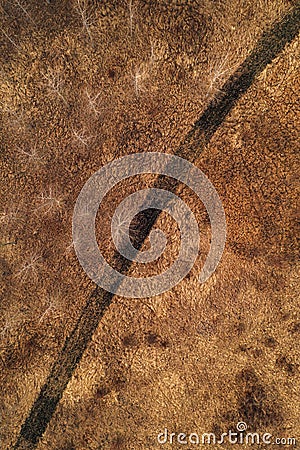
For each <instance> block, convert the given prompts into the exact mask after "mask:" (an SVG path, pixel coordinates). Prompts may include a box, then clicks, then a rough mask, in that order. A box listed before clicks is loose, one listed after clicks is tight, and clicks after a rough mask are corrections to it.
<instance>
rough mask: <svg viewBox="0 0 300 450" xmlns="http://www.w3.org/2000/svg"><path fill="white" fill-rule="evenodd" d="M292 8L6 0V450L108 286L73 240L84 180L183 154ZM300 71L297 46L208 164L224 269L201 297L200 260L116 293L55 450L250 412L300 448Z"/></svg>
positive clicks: (262, 84) (151, 440)
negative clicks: (94, 297)
mask: <svg viewBox="0 0 300 450" xmlns="http://www.w3.org/2000/svg"><path fill="white" fill-rule="evenodd" d="M290 4H291V2H290V1H287V0H286V1H283V0H280V1H278V0H274V1H273V0H269V1H267V0H257V1H254V2H250V1H245V0H242V1H240V0H234V1H229V0H225V1H222V2H221V1H218V2H215V1H208V0H205V1H203V2H201V3H200V2H199V3H198V2H196V1H191V2H186V1H181V2H180V1H174V2H166V1H159V2H155V3H152V2H142V1H138V0H137V1H134V0H133V1H132V2H131V1H129V2H123V1H120V0H118V1H104V2H96V1H94V2H92V1H82V0H78V1H77V0H74V1H70V2H69V1H62V2H56V1H53V2H50V4H48V3H47V2H42V1H41V2H34V1H31V0H29V1H27V2H25V0H19V1H18V2H17V1H16V0H11V1H4V0H2V1H1V5H0V14H1V22H0V30H1V32H2V39H1V43H0V46H1V71H0V80H1V88H0V89H1V165H2V199H1V204H0V206H1V248H0V250H1V259H0V263H1V269H2V270H1V276H2V282H1V304H0V308H1V347H0V365H1V411H0V413H1V437H0V440H1V448H5V449H6V448H7V449H8V448H11V447H12V445H13V443H14V442H15V441H16V439H17V436H18V433H19V431H20V427H21V425H22V423H23V421H24V420H25V418H26V417H27V415H28V413H29V411H30V408H31V406H32V404H33V402H34V400H35V398H36V396H37V395H38V393H39V391H40V388H41V386H42V385H43V384H44V382H45V379H46V377H47V374H48V373H49V370H50V368H51V366H52V364H53V362H54V361H55V359H56V358H57V355H58V354H59V352H60V350H61V348H62V346H63V343H64V340H65V338H66V337H67V336H68V335H69V333H70V332H71V330H72V328H73V327H74V325H75V323H76V320H77V318H78V316H79V314H80V311H81V309H82V307H83V305H84V304H85V302H86V299H87V298H88V296H89V294H90V293H91V291H92V290H93V287H94V286H93V283H92V282H91V281H90V280H89V279H88V278H87V276H86V275H85V274H84V273H83V271H82V269H81V267H80V265H79V263H78V261H77V258H76V256H75V254H74V251H73V248H72V242H71V241H72V237H71V221H72V212H73V207H74V202H75V200H76V197H77V195H78V194H79V192H80V189H81V187H82V186H83V184H84V182H85V181H86V180H87V179H88V178H89V176H90V175H91V174H93V173H94V172H95V171H96V170H98V169H99V168H100V167H102V166H103V165H104V164H106V163H107V162H109V161H111V160H113V159H114V158H116V157H120V156H123V155H126V154H128V153H131V152H147V151H159V152H173V151H174V150H175V149H176V148H177V147H178V145H179V143H180V142H181V141H182V140H183V138H184V136H185V135H186V133H187V132H188V131H189V129H190V127H191V125H192V124H193V123H194V122H195V120H196V119H197V118H198V117H199V115H200V114H201V112H202V111H203V110H204V108H205V106H207V105H208V103H209V101H210V100H211V99H212V98H213V97H214V95H216V93H217V92H218V91H219V89H220V88H221V86H222V84H223V82H224V81H225V80H226V79H227V78H228V77H229V76H230V75H231V74H232V73H233V72H234V70H235V69H236V68H237V67H238V65H239V64H240V63H241V62H242V61H243V60H244V58H245V57H246V56H247V55H248V54H249V53H250V51H251V49H252V48H253V47H254V46H255V43H256V41H257V39H258V38H259V36H260V35H261V33H262V31H263V30H265V29H268V28H269V27H270V25H271V24H272V23H273V22H274V21H275V20H277V19H279V18H280V17H282V15H283V14H284V13H285V12H286V11H287V10H288V8H289V7H290ZM298 70H299V39H298V38H297V39H296V40H295V41H294V42H293V43H292V44H290V45H288V46H287V47H286V49H285V50H284V52H283V53H282V54H281V55H280V56H279V57H278V58H277V59H276V60H275V61H274V62H273V63H272V64H271V65H269V66H268V67H267V69H266V70H265V71H264V72H263V73H262V74H261V76H260V77H259V79H258V80H257V81H256V82H255V83H254V85H253V86H252V87H251V89H250V90H249V91H248V93H247V94H246V95H245V96H244V97H243V98H242V100H241V101H240V102H239V104H238V106H237V107H236V108H235V109H234V111H233V112H232V113H231V114H230V116H229V117H228V118H227V120H226V122H225V123H224V124H223V125H222V126H221V128H220V129H219V130H218V132H217V133H216V135H215V136H214V138H213V140H212V141H211V143H210V144H209V145H208V146H207V147H206V148H205V151H204V152H203V154H202V155H201V157H200V158H199V160H198V161H197V166H198V167H199V168H201V169H202V170H203V171H204V172H205V173H206V175H207V176H208V177H209V178H210V180H211V181H212V182H213V184H214V186H215V187H216V189H217V190H218V192H219V194H220V197H221V198H222V202H223V205H224V208H225V211H226V216H227V224H228V240H227V247H226V251H225V253H224V257H223V259H222V262H221V264H220V266H219V268H218V270H217V272H216V273H215V274H214V275H213V276H212V277H211V279H210V280H209V281H208V282H207V283H206V284H205V285H204V286H203V287H200V286H199V284H198V282H197V274H198V273H199V268H200V262H199V263H198V265H196V267H195V268H194V270H193V271H192V272H191V275H190V276H189V277H188V278H186V279H185V280H184V281H183V282H182V283H180V284H179V285H178V286H177V287H176V288H174V289H172V290H171V291H170V292H167V293H165V294H163V295H161V296H158V297H155V298H153V299H145V300H143V301H134V300H126V299H123V298H115V300H114V302H113V304H112V305H111V307H110V308H109V310H108V311H107V312H106V314H105V317H104V319H103V321H102V322H101V324H100V325H99V327H98V329H97V332H96V333H95V335H94V337H93V340H92V342H91V343H90V345H89V346H88V349H87V351H86V352H85V354H84V357H83V359H82V361H81V363H80V365H79V366H78V368H77V369H76V371H75V373H74V375H73V378H72V380H71V382H70V383H69V385H68V387H67V389H66V391H65V392H64V395H63V398H62V400H61V402H60V403H59V406H58V408H57V411H56V413H55V415H54V417H53V419H52V421H51V423H50V425H49V427H48V429H47V431H46V433H45V435H44V436H43V439H42V440H41V442H40V443H39V445H38V449H40V450H42V449H43V450H44V449H45V450H46V449H62V450H63V449H64V450H67V449H69V450H71V449H79V450H87V449H89V450H96V449H105V450H106V449H110V450H117V449H155V448H160V446H159V445H158V444H157V442H156V435H157V433H158V432H160V431H163V429H164V428H168V429H169V430H170V431H174V432H181V431H182V432H192V431H196V432H199V433H202V432H209V431H214V430H215V432H216V433H222V432H225V431H226V430H227V429H228V428H230V427H232V428H233V427H234V426H235V424H236V423H237V422H238V421H239V420H245V421H246V422H247V423H248V425H249V428H250V429H251V431H262V432H263V431H268V432H270V433H273V434H274V435H276V436H283V437H287V436H292V437H293V436H295V437H297V436H298V438H299V439H300V437H299V433H300V424H299V407H298V404H299V329H300V328H299V324H300V317H299V303H298V302H299V283H298V272H297V269H298V266H297V263H298V248H297V242H296V217H297V205H296V200H297V199H296V194H295V187H296V181H297V179H296V169H297V163H296V156H297V152H296V148H297V144H299V140H298V139H299V109H298V107H297V105H299V98H298V90H299V82H298V73H299V72H298ZM150 181H151V180H150ZM144 182H145V183H146V182H147V180H146V179H145V180H144ZM148 182H149V180H148ZM137 186H140V184H139V182H137ZM125 188H126V183H124V186H123V189H122V192H121V194H123V192H125ZM187 197H188V192H185V191H184V192H182V198H186V199H187ZM112 206H113V205H110V206H107V211H110V210H111V208H112ZM192 206H193V210H194V211H195V213H196V215H197V218H198V220H199V225H200V228H201V229H202V230H203V231H202V232H203V235H204V238H203V246H204V249H206V248H207V243H208V238H209V230H208V224H207V220H206V218H205V215H204V213H203V209H202V207H201V205H199V204H197V203H196V202H193V199H192ZM160 223H161V225H162V227H163V229H167V230H168V229H169V230H172V228H171V225H172V224H170V223H169V222H168V220H167V219H166V218H164V217H161V219H160ZM104 229H105V228H104ZM105 245H106V242H105ZM107 245H108V244H107ZM164 448H171V446H170V445H169V446H168V445H166V446H164ZM172 448H174V449H175V448H181V446H176V445H174V446H173V447H172Z"/></svg>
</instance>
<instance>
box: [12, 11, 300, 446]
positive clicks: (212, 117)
mask: <svg viewBox="0 0 300 450" xmlns="http://www.w3.org/2000/svg"><path fill="white" fill-rule="evenodd" d="M299 27H300V4H299V3H298V4H297V5H296V6H295V7H294V8H293V9H292V10H291V11H290V12H289V13H288V14H287V15H286V16H284V18H283V19H282V20H281V21H280V22H277V23H276V24H274V25H273V27H272V28H271V29H270V30H268V31H265V32H264V33H263V34H262V36H261V38H260V39H259V41H258V43H257V45H256V47H255V48H254V50H253V51H252V52H251V54H250V55H249V56H248V57H247V58H246V59H245V61H244V62H243V63H242V64H241V65H240V67H239V68H238V69H237V70H236V72H235V73H234V74H233V75H232V76H231V77H230V78H229V79H228V80H227V81H226V82H225V84H224V85H223V87H222V89H221V91H220V93H219V94H218V95H217V96H216V98H214V99H213V100H212V101H211V102H210V104H209V105H208V107H207V108H206V110H205V111H204V113H203V114H202V115H201V117H200V118H199V120H197V121H196V122H195V124H194V125H193V127H192V129H191V131H190V132H189V133H188V134H187V136H186V138H185V140H184V141H183V143H182V144H181V145H180V146H179V147H178V149H177V150H176V151H175V155H177V156H181V157H182V158H185V159H188V160H189V161H191V162H194V161H195V160H197V158H198V157H199V156H200V154H201V152H202V150H203V148H204V146H205V145H206V144H207V143H208V142H209V141H210V140H211V138H212V136H213V135H214V133H215V132H216V130H217V129H218V128H219V126H220V125H221V124H222V123H223V121H224V120H225V118H226V117H227V115H228V114H229V113H230V111H231V110H232V109H233V107H234V106H235V104H236V103H237V101H238V100H239V99H240V98H241V96H242V95H243V94H244V93H245V92H246V91H247V90H248V89H249V87H250V86H251V85H252V83H253V82H254V80H255V78H256V77H257V75H259V74H260V73H261V72H262V71H263V70H264V69H265V67H266V66H267V65H268V64H270V63H271V62H272V61H273V60H274V59H275V58H276V57H277V56H278V55H279V54H280V52H281V51H282V50H283V49H284V47H285V46H286V44H288V43H289V42H291V41H292V40H293V39H294V38H295V37H296V36H297V34H298V32H299ZM154 187H160V188H164V189H167V190H172V191H174V190H175V189H176V187H177V182H175V181H174V180H171V179H168V180H167V181H166V180H165V178H163V177H159V178H158V181H157V183H156V184H155V186H154ZM159 214H160V212H159V211H157V210H148V211H146V212H145V213H144V217H143V218H141V219H142V220H140V222H139V224H138V226H137V228H138V232H137V233H136V235H137V236H138V237H137V238H136V242H134V245H135V247H136V248H137V249H139V248H140V247H141V246H142V244H143V242H144V241H145V239H146V238H147V236H148V234H149V232H150V230H151V228H152V227H153V225H154V223H155V222H156V220H157V218H158V216H159ZM113 260H114V262H115V264H116V268H117V270H122V272H123V273H126V272H127V271H128V269H129V267H130V265H131V262H130V261H127V260H124V259H122V258H120V256H119V255H118V254H115V255H114V256H113ZM113 298H114V294H111V293H109V292H106V291H104V290H103V289H102V288H100V287H98V286H97V287H96V288H95V289H94V291H93V292H92V294H91V295H90V297H89V299H88V301H87V303H86V305H85V307H84V308H83V311H82V313H81V316H80V318H79V320H78V322H77V324H76V326H75V328H74V329H73V331H72V333H71V334H70V336H69V337H68V338H67V339H66V342H65V345H64V347H63V349H62V351H61V353H60V355H59V357H58V359H57V360H56V361H55V363H54V365H53V367H52V370H51V372H50V374H49V376H48V378H47V380H46V382H45V384H44V386H43V388H42V389H41V392H40V394H39V395H38V397H37V399H36V401H35V402H34V404H33V406H32V408H31V411H30V413H29V415H28V417H27V418H26V420H25V422H24V424H23V426H22V428H21V431H20V434H19V437H18V440H17V442H16V444H15V445H14V447H13V448H14V449H34V448H36V446H37V445H38V441H39V439H40V438H41V436H42V435H43V433H44V432H45V430H46V428H47V425H48V424H49V422H50V420H51V418H52V416H53V414H54V412H55V409H56V406H57V404H58V402H59V401H60V399H61V397H62V395H63V392H64V390H65V388H66V386H67V384H68V382H69V381H70V379H71V377H72V374H73V372H74V370H75V368H76V366H77V364H78V363H79V362H80V359H81V357H82V355H83V353H84V351H85V349H86V347H87V345H88V343H89V342H90V340H91V338H92V335H93V333H94V331H95V330H96V328H97V327H98V325H99V322H100V320H101V318H102V317H103V315H104V313H105V311H106V309H107V308H108V307H109V305H110V304H111V302H112V299H113Z"/></svg>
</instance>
